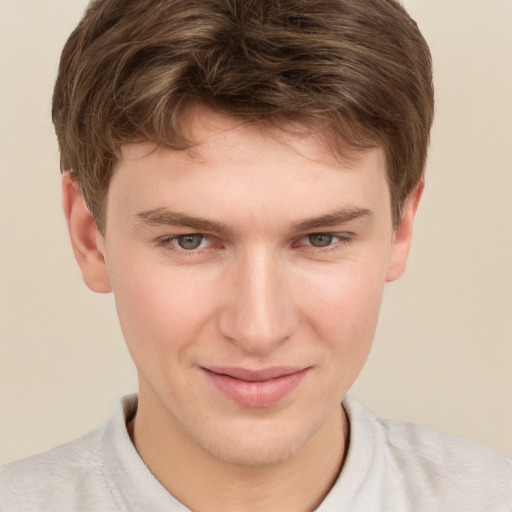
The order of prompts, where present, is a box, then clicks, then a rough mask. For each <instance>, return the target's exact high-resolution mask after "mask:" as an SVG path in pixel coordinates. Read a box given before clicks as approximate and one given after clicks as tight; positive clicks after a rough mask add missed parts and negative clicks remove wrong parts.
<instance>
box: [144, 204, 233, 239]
mask: <svg viewBox="0 0 512 512" xmlns="http://www.w3.org/2000/svg"><path fill="white" fill-rule="evenodd" d="M137 217H138V218H139V219H141V220H142V221H143V223H144V224H147V225H151V226H161V225H163V226H175V227H180V226H184V227H188V228H192V229H194V230H196V231H210V232H211V231H213V232H216V233H229V232H232V231H233V229H232V228H231V227H230V226H228V225H227V224H224V223H223V222H217V221H214V220H209V219H204V218H202V217H192V216H190V215H186V214H184V213H179V212H173V211H170V210H167V209H166V208H155V209H153V210H145V211H142V212H138V213H137Z"/></svg>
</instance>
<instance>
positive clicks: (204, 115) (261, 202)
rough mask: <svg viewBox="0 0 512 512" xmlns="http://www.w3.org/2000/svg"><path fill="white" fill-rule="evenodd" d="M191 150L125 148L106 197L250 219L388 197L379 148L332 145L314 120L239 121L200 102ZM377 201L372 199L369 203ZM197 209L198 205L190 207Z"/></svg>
mask: <svg viewBox="0 0 512 512" xmlns="http://www.w3.org/2000/svg"><path fill="white" fill-rule="evenodd" d="M187 129H188V137H189V139H190V140H191V141H192V144H191V145H190V147H189V148H188V149H186V150H172V149H168V148H164V147H162V146H157V145H156V144H154V143H151V142H142V143H136V144H129V145H126V146H124V147H123V148H122V159H121V161H120V162H119V164H118V166H117V168H116V171H115V173H114V177H113V179H112V182H111V190H110V192H109V197H110V196H112V197H113V198H114V197H117V198H118V201H117V203H116V204H117V205H118V206H121V207H126V208H128V207H130V208H131V209H132V210H133V209H138V210H139V211H141V210H144V211H147V210H151V209H157V208H171V209H173V210H174V211H185V210H186V211H187V213H193V214H195V215H200V216H202V217H208V218H211V217H212V215H217V216H218V217H219V218H220V216H222V215H224V217H229V216H233V215H235V216H237V217H240V218H242V217H243V215H245V214H247V210H248V209H250V210H251V212H250V214H251V215H252V218H253V221H256V220H258V221H259V220H260V219H263V218H265V216H268V218H269V219H270V216H271V214H277V215H281V216H283V215H285V216H287V217H289V218H290V222H293V220H294V219H293V218H292V217H293V216H294V215H295V217H296V218H302V217H307V216H316V215H322V214H323V213H324V212H323V211H322V209H324V210H325V211H327V210H329V209H330V210H332V211H335V210H338V209H339V208H340V207H349V206H350V207H356V208H363V209H371V210H372V211H373V210H375V209H376V206H375V205H376V204H377V203H379V204H380V203H382V205H381V208H383V209H385V207H384V203H388V202H389V192H388V187H387V180H386V177H385V163H384V156H383V153H382V151H381V150H380V149H378V148H375V149H370V150H364V151H363V150H359V151H356V150H353V149H352V150H350V149H349V148H348V147H344V148H341V150H340V151H336V152H335V151H333V149H332V145H331V144H329V141H328V139H326V137H325V136H324V134H325V132H324V131H322V130H319V129H317V127H311V126H305V125H300V124H293V125H292V124H291V123H290V125H288V126H283V127H279V128H278V127H275V126H269V125H261V124H249V123H242V122H240V121H238V120H236V119H233V118H230V117H227V116H222V115H220V114H217V113H215V112H211V111H207V110H203V111H199V112H198V113H196V115H195V116H193V117H192V118H191V119H190V120H189V125H188V127H187ZM370 203H373V204H370ZM192 210H193V211H192Z"/></svg>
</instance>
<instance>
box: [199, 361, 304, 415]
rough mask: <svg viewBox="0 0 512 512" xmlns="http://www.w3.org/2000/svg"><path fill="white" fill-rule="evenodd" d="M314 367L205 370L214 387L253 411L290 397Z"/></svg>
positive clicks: (213, 368) (215, 368)
mask: <svg viewBox="0 0 512 512" xmlns="http://www.w3.org/2000/svg"><path fill="white" fill-rule="evenodd" d="M310 369H311V367H307V368H304V367H284V366H280V367H271V368H264V369H261V370H249V369H245V368H225V367H211V368H202V370H203V371H204V373H205V375H206V376H207V377H208V379H209V380H210V382H211V383H213V385H214V387H215V388H216V389H217V390H218V391H220V392H221V393H222V394H223V395H224V396H225V397H227V398H228V399H230V400H231V401H233V402H235V403H236V404H238V405H241V406H244V407H251V408H262V407H270V406H272V405H274V404H277V403H278V402H280V401H281V400H282V399H284V398H285V397H286V396H288V395H290V394H291V393H292V392H293V391H294V390H295V389H296V388H297V387H298V386H299V384H300V383H301V381H302V380H303V378H304V377H305V376H306V374H307V373H308V372H309V370H310Z"/></svg>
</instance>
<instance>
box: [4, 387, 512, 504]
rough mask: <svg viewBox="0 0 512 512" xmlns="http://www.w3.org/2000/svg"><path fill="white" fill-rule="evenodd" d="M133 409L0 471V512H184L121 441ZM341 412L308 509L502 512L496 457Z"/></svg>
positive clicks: (504, 500)
mask: <svg viewBox="0 0 512 512" xmlns="http://www.w3.org/2000/svg"><path fill="white" fill-rule="evenodd" d="M136 407H137V398H136V395H131V396H128V397H125V398H123V399H122V400H121V401H120V402H119V403H118V404H117V406H116V407H115V409H114V412H113V414H112V417H111V418H110V420H109V421H108V423H107V424H106V425H105V426H104V427H102V428H100V429H97V430H94V431H93V432H90V433H89V434H87V435H86V436H84V437H82V438H80V439H78V440H76V441H72V442H71V443H68V444H65V445H62V446H59V447H57V448H54V449H52V450H50V451H48V452H45V453H43V454H40V455H35V456H33V457H29V458H27V459H23V460H20V461H15V462H12V463H9V464H6V465H4V466H2V467H0V511H1V512H25V511H27V512H28V511H30V512H43V511H44V512H61V511H62V512H110V511H116V512H118V511H122V512H128V511H133V512H146V511H147V512H174V511H187V510H188V509H187V508H186V507H185V506H183V505H182V504H181V503H179V502H178V501H177V500H175V499H174V498H173V497H172V496H171V495H170V494H169V493H168V492H167V491H166V490H165V489H164V488H163V487H162V486H161V485H160V483H159V482H158V480H156V478H155V477H154V476H153V475H152V474H151V472H150V471H149V469H148V468H147V467H146V465H145V464H144V462H143V461H142V459H141V458H140V456H139V455H138V453H137V451H136V450H135V447H134V446H133V444H132V442H131V440H130V437H129V435H128V432H127V429H126V420H127V418H130V417H132V416H133V414H134V412H135V410H136ZM343 407H344V408H345V410H346V412H347V416H348V419H349V422H350V444H349V450H348V455H347V458H346V462H345V465H344V467H343V470H342V472H341V474H340V476H339V478H338V480H337V481H336V483H335V485H334V487H333V488H332V489H331V491H330V492H329V494H328V495H327V496H326V498H325V499H324V501H323V502H322V504H321V505H320V506H319V507H318V509H317V512H341V511H347V512H348V511H350V512H360V511H365V512H367V511H368V512H376V511H393V512H398V511H407V512H422V511H425V512H434V511H443V512H471V511H475V512H477V511H478V512H482V511H492V512H499V511H509V512H510V511H512V462H511V461H510V460H508V459H507V458H506V457H504V456H502V455H499V454H498V453H496V452H494V451H492V450H490V449H488V448H485V447H483V446H480V445H478V444H475V443H472V442H469V441H465V440H462V439H458V438H455V437H452V436H449V435H446V434H441V433H438V432H434V431H431V430H428V429H425V428H423V427H419V426H417V425H413V424H410V423H404V422H399V421H391V420H380V419H377V418H375V417H374V416H373V415H372V414H370V413H369V412H368V411H367V410H366V409H364V407H362V406H361V405H360V404H359V403H357V402H356V401H355V400H354V399H353V398H350V397H346V398H345V400H344V401H343ZM206 512H207V511H206Z"/></svg>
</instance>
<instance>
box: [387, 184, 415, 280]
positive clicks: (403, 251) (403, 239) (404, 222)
mask: <svg viewBox="0 0 512 512" xmlns="http://www.w3.org/2000/svg"><path fill="white" fill-rule="evenodd" d="M423 186H424V184H423V182H421V183H420V184H419V185H418V186H417V187H416V188H415V189H414V190H413V191H412V192H411V194H410V195H409V197H408V198H407V201H406V202H405V205H404V207H403V210H402V219H401V221H400V224H399V225H398V228H397V230H396V231H395V233H394V238H393V245H392V248H391V254H390V258H389V264H388V272H387V274H386V282H391V281H394V280H395V279H398V278H399V277H400V276H401V275H402V274H403V273H404V272H405V267H406V265H407V257H408V256H409V249H410V247H411V241H412V232H413V224H414V217H415V216H416V211H417V210H418V205H419V203H420V199H421V195H422V193H423Z"/></svg>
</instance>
